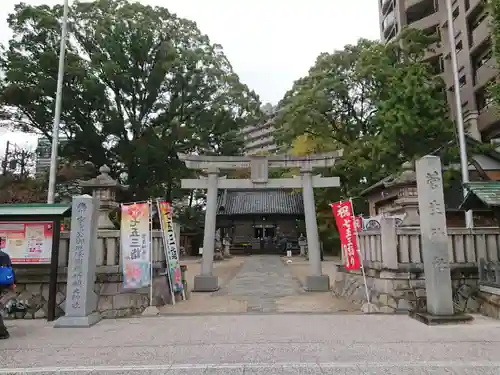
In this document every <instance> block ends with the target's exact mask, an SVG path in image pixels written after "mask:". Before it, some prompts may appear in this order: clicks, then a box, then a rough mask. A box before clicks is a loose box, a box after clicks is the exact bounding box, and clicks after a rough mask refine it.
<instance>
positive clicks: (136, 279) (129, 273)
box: [120, 202, 151, 289]
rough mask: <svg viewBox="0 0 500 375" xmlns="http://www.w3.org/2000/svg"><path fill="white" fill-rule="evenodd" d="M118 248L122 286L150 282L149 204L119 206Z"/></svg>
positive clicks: (145, 284) (127, 286) (127, 287)
mask: <svg viewBox="0 0 500 375" xmlns="http://www.w3.org/2000/svg"><path fill="white" fill-rule="evenodd" d="M121 216H122V217H121V227H120V240H121V243H120V245H121V246H120V248H121V256H122V264H123V287H124V288H125V289H137V288H143V287H146V286H149V285H150V283H151V204H150V203H149V202H144V203H131V204H122V206H121Z"/></svg>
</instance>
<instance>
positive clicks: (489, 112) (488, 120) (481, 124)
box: [477, 103, 500, 133]
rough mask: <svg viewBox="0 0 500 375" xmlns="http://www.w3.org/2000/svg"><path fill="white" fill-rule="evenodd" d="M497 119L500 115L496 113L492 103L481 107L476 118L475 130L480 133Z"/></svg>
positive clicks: (487, 129) (485, 130)
mask: <svg viewBox="0 0 500 375" xmlns="http://www.w3.org/2000/svg"><path fill="white" fill-rule="evenodd" d="M499 119H500V116H499V115H498V110H497V108H496V107H495V105H494V104H493V103H492V104H490V105H488V106H486V107H484V108H483V109H481V111H480V113H479V116H478V118H477V130H479V131H480V132H481V133H483V132H487V131H489V130H490V128H491V127H492V126H493V125H495V124H496V123H497V122H498V120H499Z"/></svg>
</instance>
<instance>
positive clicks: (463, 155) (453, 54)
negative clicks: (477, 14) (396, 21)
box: [446, 0, 474, 228]
mask: <svg viewBox="0 0 500 375" xmlns="http://www.w3.org/2000/svg"><path fill="white" fill-rule="evenodd" d="M446 12H447V15H448V38H449V39H450V58H451V66H452V69H453V86H454V90H453V91H454V93H455V107H456V121H457V128H458V144H459V149H460V169H461V171H462V183H464V184H465V183H467V182H469V161H468V159H467V144H466V143H465V130H464V117H463V113H462V100H461V98H460V82H459V77H458V62H457V50H456V47H455V28H454V27H453V11H452V5H451V0H446ZM463 193H464V197H465V196H466V195H467V189H465V187H464V188H463ZM465 225H466V227H467V228H472V227H473V226H474V223H473V219H472V211H470V210H469V211H467V212H466V213H465Z"/></svg>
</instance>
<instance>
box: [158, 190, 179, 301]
mask: <svg viewBox="0 0 500 375" xmlns="http://www.w3.org/2000/svg"><path fill="white" fill-rule="evenodd" d="M156 211H158V218H159V219H160V229H161V238H162V239H163V252H164V253H165V264H166V265H167V267H166V273H167V279H168V286H169V288H170V296H171V297H172V305H175V291H174V283H173V282H172V279H173V277H172V274H171V272H170V262H169V257H168V238H167V237H166V234H165V231H166V225H167V223H165V221H164V220H163V219H164V217H163V213H162V212H161V200H160V199H159V198H157V199H156Z"/></svg>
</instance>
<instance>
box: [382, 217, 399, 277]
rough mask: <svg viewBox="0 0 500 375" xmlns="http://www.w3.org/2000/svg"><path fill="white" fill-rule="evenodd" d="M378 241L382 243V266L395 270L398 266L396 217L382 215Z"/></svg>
mask: <svg viewBox="0 0 500 375" xmlns="http://www.w3.org/2000/svg"><path fill="white" fill-rule="evenodd" d="M380 242H381V244H382V267H383V268H388V269H391V270H395V269H397V268H398V236H397V233H396V219H395V218H393V217H383V218H382V219H381V220H380Z"/></svg>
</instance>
